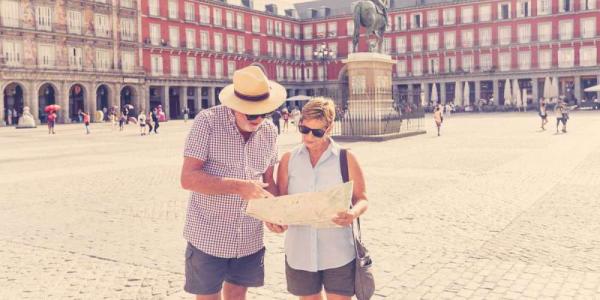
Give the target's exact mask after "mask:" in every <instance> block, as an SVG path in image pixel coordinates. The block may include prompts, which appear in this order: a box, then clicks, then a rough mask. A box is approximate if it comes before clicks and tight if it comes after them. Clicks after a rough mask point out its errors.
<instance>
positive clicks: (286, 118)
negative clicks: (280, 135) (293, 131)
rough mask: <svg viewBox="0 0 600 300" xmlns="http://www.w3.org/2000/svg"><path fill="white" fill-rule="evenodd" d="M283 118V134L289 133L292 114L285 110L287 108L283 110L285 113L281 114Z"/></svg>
mask: <svg viewBox="0 0 600 300" xmlns="http://www.w3.org/2000/svg"><path fill="white" fill-rule="evenodd" d="M281 117H282V118H283V132H287V131H288V126H289V122H290V113H289V112H288V110H287V109H285V108H284V109H283V112H282V113H281Z"/></svg>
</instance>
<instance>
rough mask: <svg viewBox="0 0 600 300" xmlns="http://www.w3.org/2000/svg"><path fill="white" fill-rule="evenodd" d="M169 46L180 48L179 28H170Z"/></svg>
mask: <svg viewBox="0 0 600 300" xmlns="http://www.w3.org/2000/svg"><path fill="white" fill-rule="evenodd" d="M169 45H170V46H171V47H173V48H179V27H176V26H170V27H169Z"/></svg>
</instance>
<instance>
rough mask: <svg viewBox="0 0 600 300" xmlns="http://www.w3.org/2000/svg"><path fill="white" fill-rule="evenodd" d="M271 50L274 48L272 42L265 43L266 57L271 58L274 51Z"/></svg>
mask: <svg viewBox="0 0 600 300" xmlns="http://www.w3.org/2000/svg"><path fill="white" fill-rule="evenodd" d="M273 48H274V46H273V41H267V55H268V56H271V57H272V56H274V54H275V53H274V52H275V49H273Z"/></svg>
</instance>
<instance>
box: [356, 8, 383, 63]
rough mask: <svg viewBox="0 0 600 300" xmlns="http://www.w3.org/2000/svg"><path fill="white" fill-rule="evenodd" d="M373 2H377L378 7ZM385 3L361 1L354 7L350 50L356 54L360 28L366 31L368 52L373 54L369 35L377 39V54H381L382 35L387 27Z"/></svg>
mask: <svg viewBox="0 0 600 300" xmlns="http://www.w3.org/2000/svg"><path fill="white" fill-rule="evenodd" d="M374 1H377V3H378V5H376V4H375V2H374ZM386 2H387V1H385V0H384V1H383V2H380V1H378V0H361V1H359V2H358V3H356V6H354V36H353V37H352V48H353V50H354V52H356V50H357V48H358V38H359V37H360V27H365V28H366V29H367V32H366V33H367V44H368V45H369V52H373V50H374V49H373V48H374V46H373V45H372V44H371V43H370V40H369V38H370V36H371V34H375V37H376V38H377V52H379V53H381V50H382V44H383V33H384V32H385V28H386V26H387V11H386V8H385V6H386V5H387V3H386Z"/></svg>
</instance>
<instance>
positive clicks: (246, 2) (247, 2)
mask: <svg viewBox="0 0 600 300" xmlns="http://www.w3.org/2000/svg"><path fill="white" fill-rule="evenodd" d="M242 6H244V7H247V8H250V9H252V8H254V3H253V2H252V0H242Z"/></svg>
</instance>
